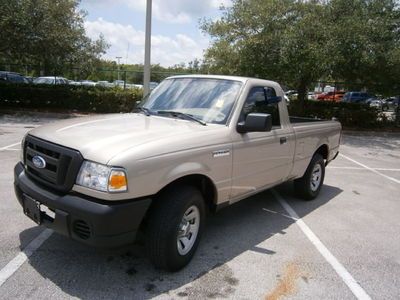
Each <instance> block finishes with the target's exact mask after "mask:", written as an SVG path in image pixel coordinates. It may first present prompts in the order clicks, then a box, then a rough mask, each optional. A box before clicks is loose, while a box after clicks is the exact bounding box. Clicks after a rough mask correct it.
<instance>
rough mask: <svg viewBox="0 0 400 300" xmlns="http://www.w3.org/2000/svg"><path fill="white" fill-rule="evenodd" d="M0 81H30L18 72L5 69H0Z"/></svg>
mask: <svg viewBox="0 0 400 300" xmlns="http://www.w3.org/2000/svg"><path fill="white" fill-rule="evenodd" d="M0 81H6V82H9V83H26V84H28V83H30V82H29V80H28V79H27V78H26V77H25V76H23V75H21V74H19V73H15V72H7V71H0Z"/></svg>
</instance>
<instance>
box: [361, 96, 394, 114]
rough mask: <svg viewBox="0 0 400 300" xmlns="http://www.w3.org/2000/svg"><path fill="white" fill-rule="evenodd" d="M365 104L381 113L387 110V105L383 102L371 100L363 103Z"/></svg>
mask: <svg viewBox="0 0 400 300" xmlns="http://www.w3.org/2000/svg"><path fill="white" fill-rule="evenodd" d="M365 103H366V104H369V106H371V107H375V108H377V109H379V110H382V111H385V110H389V105H388V104H387V102H386V101H385V100H381V99H376V98H371V99H368V100H367V101H365Z"/></svg>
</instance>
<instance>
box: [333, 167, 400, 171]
mask: <svg viewBox="0 0 400 300" xmlns="http://www.w3.org/2000/svg"><path fill="white" fill-rule="evenodd" d="M328 168H329V169H344V170H365V168H362V167H336V166H328ZM371 169H374V170H376V171H391V172H400V169H392V168H371Z"/></svg>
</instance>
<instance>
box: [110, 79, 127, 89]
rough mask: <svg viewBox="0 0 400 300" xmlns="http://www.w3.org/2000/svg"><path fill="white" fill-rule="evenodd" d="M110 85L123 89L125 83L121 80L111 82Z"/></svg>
mask: <svg viewBox="0 0 400 300" xmlns="http://www.w3.org/2000/svg"><path fill="white" fill-rule="evenodd" d="M112 84H113V85H114V86H119V87H124V85H125V82H124V81H123V80H114V81H113V82H112Z"/></svg>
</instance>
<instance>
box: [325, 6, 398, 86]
mask: <svg viewBox="0 0 400 300" xmlns="http://www.w3.org/2000/svg"><path fill="white" fill-rule="evenodd" d="M327 10H328V11H329V22H330V24H331V28H330V29H331V30H330V33H329V34H330V36H331V39H330V41H329V49H330V56H331V57H332V68H331V75H332V77H334V78H338V79H341V80H344V81H345V82H346V81H347V82H349V84H350V86H351V85H355V86H357V85H358V86H360V84H361V85H362V86H364V87H368V88H369V89H370V90H373V91H376V92H379V93H387V92H395V91H396V90H397V92H399V93H400V91H399V78H400V11H399V4H398V1H394V0H370V1H365V0H332V1H330V2H329V4H328V5H327Z"/></svg>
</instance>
